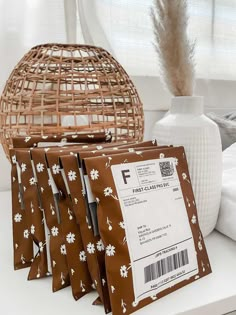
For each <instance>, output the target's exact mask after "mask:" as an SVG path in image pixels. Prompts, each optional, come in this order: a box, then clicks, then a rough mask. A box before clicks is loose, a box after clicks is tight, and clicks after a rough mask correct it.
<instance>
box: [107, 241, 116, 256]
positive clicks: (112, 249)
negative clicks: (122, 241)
mask: <svg viewBox="0 0 236 315" xmlns="http://www.w3.org/2000/svg"><path fill="white" fill-rule="evenodd" d="M115 253H116V251H115V246H113V245H111V244H109V245H108V246H107V247H106V254H107V256H114V255H115Z"/></svg>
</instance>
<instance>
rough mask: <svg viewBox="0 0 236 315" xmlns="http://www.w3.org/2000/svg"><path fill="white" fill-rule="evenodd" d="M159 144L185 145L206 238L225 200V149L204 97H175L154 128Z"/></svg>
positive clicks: (199, 216)
mask: <svg viewBox="0 0 236 315" xmlns="http://www.w3.org/2000/svg"><path fill="white" fill-rule="evenodd" d="M153 138H155V139H157V142H158V144H159V145H163V144H173V145H183V146H184V148H185V152H186V156H187V160H188V166H189V172H190V176H191V181H192V186H193V191H194V195H195V200H196V206H197V210H198V219H199V223H200V227H201V231H202V233H203V236H204V237H205V236H207V235H208V234H209V233H211V232H212V230H213V229H214V228H215V225H216V221H217V217H218V212H219V207H220V197H221V183H222V147H221V138H220V133H219V129H218V126H217V125H216V124H215V123H214V122H213V121H212V120H210V119H209V118H207V117H206V116H205V115H204V114H203V98H202V97H200V96H179V97H174V98H172V104H171V108H170V112H169V113H168V114H167V115H166V116H165V117H164V118H162V119H161V120H159V121H158V122H157V123H156V124H155V126H154V129H153Z"/></svg>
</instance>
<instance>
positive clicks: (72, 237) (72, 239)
mask: <svg viewBox="0 0 236 315" xmlns="http://www.w3.org/2000/svg"><path fill="white" fill-rule="evenodd" d="M66 240H67V242H68V243H69V244H72V243H74V242H75V234H74V233H71V232H70V233H68V234H67V235H66Z"/></svg>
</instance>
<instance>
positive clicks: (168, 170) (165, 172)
mask: <svg viewBox="0 0 236 315" xmlns="http://www.w3.org/2000/svg"><path fill="white" fill-rule="evenodd" d="M159 164H160V170H161V175H162V177H167V176H171V175H173V174H174V166H173V163H172V162H170V161H166V162H160V163H159Z"/></svg>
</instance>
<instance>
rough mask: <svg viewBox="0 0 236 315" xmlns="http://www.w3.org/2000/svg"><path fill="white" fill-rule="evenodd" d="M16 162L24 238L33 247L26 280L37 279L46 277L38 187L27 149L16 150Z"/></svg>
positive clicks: (44, 243)
mask: <svg viewBox="0 0 236 315" xmlns="http://www.w3.org/2000/svg"><path fill="white" fill-rule="evenodd" d="M16 160H17V163H18V165H19V168H20V170H19V172H20V178H21V182H22V187H23V193H22V196H23V203H24V209H25V217H26V223H27V229H25V230H24V238H26V239H27V238H32V240H33V244H34V247H35V257H34V259H33V262H32V265H31V267H30V271H29V275H28V279H29V280H32V279H38V278H41V277H45V276H47V275H48V265H47V251H46V235H45V229H44V215H43V211H42V210H41V208H40V201H39V194H38V187H37V182H36V178H35V174H34V171H33V168H32V164H31V154H30V150H29V149H16Z"/></svg>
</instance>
